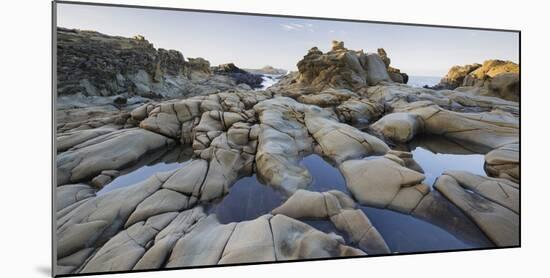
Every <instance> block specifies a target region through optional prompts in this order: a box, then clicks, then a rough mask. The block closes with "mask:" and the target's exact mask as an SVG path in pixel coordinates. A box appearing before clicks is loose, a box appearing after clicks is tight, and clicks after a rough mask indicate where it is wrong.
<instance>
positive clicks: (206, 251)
mask: <svg viewBox="0 0 550 278" xmlns="http://www.w3.org/2000/svg"><path fill="white" fill-rule="evenodd" d="M235 227H236V223H230V224H227V225H220V223H219V222H218V221H217V219H216V218H215V216H209V217H207V218H205V219H203V220H201V221H199V222H198V223H197V224H196V226H195V227H194V228H193V229H192V230H191V231H190V232H189V233H187V234H185V235H184V236H183V237H181V238H180V239H179V240H178V241H177V242H176V244H175V246H174V248H173V249H172V253H171V254H170V257H169V258H168V260H167V263H166V267H181V266H197V265H215V264H217V263H218V261H219V260H220V259H221V256H222V254H223V250H224V248H225V246H226V245H227V242H228V241H229V238H230V237H231V234H232V233H233V231H234V230H235Z"/></svg>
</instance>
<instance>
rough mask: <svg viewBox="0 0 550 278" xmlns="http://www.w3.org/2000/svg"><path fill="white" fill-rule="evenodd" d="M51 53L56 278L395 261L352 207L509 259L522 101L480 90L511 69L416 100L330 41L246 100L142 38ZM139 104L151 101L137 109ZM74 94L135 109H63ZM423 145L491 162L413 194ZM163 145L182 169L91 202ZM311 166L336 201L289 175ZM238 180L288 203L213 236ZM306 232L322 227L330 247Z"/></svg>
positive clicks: (68, 43)
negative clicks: (183, 150) (443, 144)
mask: <svg viewBox="0 0 550 278" xmlns="http://www.w3.org/2000/svg"><path fill="white" fill-rule="evenodd" d="M58 37H59V39H60V43H59V46H60V47H61V49H58V52H61V53H62V54H61V55H59V54H58V55H59V59H60V61H61V63H60V64H59V65H58V75H59V76H60V80H59V82H58V99H60V98H64V97H68V99H70V101H67V102H64V101H61V102H60V106H59V107H58V111H57V119H58V122H57V144H56V145H57V158H56V164H57V184H56V185H57V187H56V188H55V193H56V211H57V212H56V219H57V225H56V235H57V271H58V274H66V273H90V272H103V271H119V270H132V269H135V270H137V269H157V268H171V267H185V266H197V265H215V264H231V263H245V262H260V261H287V260H297V259H310V258H326V257H350V256H364V255H373V254H390V253H392V252H393V250H391V249H390V247H389V246H388V244H387V243H386V241H385V239H384V237H383V236H382V234H381V233H380V232H379V231H378V230H377V227H375V226H374V225H373V223H372V222H371V221H370V220H369V215H368V213H365V212H364V211H363V210H361V209H359V208H360V206H369V207H374V208H379V209H385V210H391V211H396V212H399V213H401V214H405V215H410V216H412V217H416V218H418V219H422V220H423V221H427V222H429V223H432V224H434V225H436V226H438V227H441V228H442V229H444V230H447V231H449V232H451V233H453V234H454V235H456V236H457V237H458V238H463V239H471V240H473V241H476V240H478V239H479V237H478V235H477V234H478V233H480V232H479V231H481V234H483V235H484V237H486V238H487V239H488V240H489V241H490V242H491V243H492V244H493V245H494V246H499V247H505V246H517V245H518V244H519V192H520V185H519V181H520V176H519V166H520V165H519V143H520V142H519V116H520V115H519V105H518V102H516V101H515V100H517V99H519V86H515V85H514V86H508V85H506V86H505V87H506V88H507V90H508V91H506V92H505V93H503V92H504V91H502V90H501V91H499V92H500V93H498V94H495V93H494V92H495V90H494V89H493V88H495V86H496V84H504V83H506V82H501V81H499V79H501V76H502V74H504V73H502V70H500V69H498V70H493V69H492V67H505V68H507V69H508V68H509V67H508V65H504V66H503V65H502V64H501V63H484V65H483V66H480V67H477V68H476V69H472V68H468V69H467V70H463V71H462V70H461V72H468V73H467V74H466V76H469V75H468V74H473V75H476V71H477V70H479V69H482V71H483V73H484V75H483V76H484V77H483V79H479V80H483V82H481V81H477V79H476V80H475V81H470V80H471V79H470V78H469V77H468V78H466V77H465V78H464V79H463V80H462V81H461V82H458V83H460V84H461V85H464V84H468V85H470V84H472V85H473V86H470V87H472V88H475V90H477V91H475V92H474V91H473V90H465V89H462V88H453V89H454V90H453V89H447V88H445V89H443V88H440V87H438V88H436V89H437V90H436V89H430V88H414V87H410V86H408V85H406V83H407V79H408V76H407V74H405V73H402V72H401V71H400V70H399V69H397V68H394V67H392V66H391V65H390V61H391V60H390V58H389V57H388V54H387V53H386V51H384V50H383V49H378V50H377V52H376V53H364V52H363V51H362V50H359V51H355V50H350V49H347V48H345V47H344V43H343V42H338V41H335V42H333V44H332V48H331V50H330V51H328V52H322V51H320V50H319V49H318V48H317V47H313V48H311V49H310V50H309V51H308V52H307V54H306V55H305V56H304V58H303V59H302V60H300V61H299V62H298V64H297V68H298V71H297V72H293V73H290V74H287V75H286V76H284V77H283V78H282V79H281V80H280V81H279V82H277V83H276V84H275V85H273V86H271V87H269V88H268V89H266V90H253V88H254V86H250V85H249V84H248V83H251V84H257V81H258V80H257V78H256V77H255V74H257V73H248V72H246V71H243V70H240V69H239V70H236V69H238V68H237V67H236V66H235V65H226V66H221V67H217V68H214V69H212V68H211V67H210V66H209V63H208V61H206V60H204V59H201V58H197V59H190V60H187V61H186V60H185V59H184V58H183V56H182V55H181V54H180V53H179V52H174V51H172V50H170V51H164V50H160V49H158V50H155V49H154V48H153V47H152V45H151V44H150V43H149V42H147V41H146V40H144V38H142V37H136V38H134V39H126V38H113V37H109V36H105V35H102V34H99V33H96V32H88V31H75V30H67V29H59V30H58ZM82 40H92V41H96V40H97V42H94V43H96V44H97V45H99V46H98V47H100V49H104V50H102V51H101V52H102V53H107V54H108V57H111V56H110V55H114V56H116V57H119V56H118V55H127V57H132V58H128V59H125V60H124V61H125V63H126V64H124V65H123V66H122V67H121V68H118V67H119V65H118V64H116V63H114V62H113V63H114V64H113V65H102V64H101V63H102V62H106V61H104V60H102V59H99V58H97V57H96V56H94V55H96V54H97V55H99V54H98V53H96V50H93V51H92V50H91V49H88V48H82V46H83V45H85V43H82ZM122 42H124V44H123V43H122ZM75 49H77V50H78V51H92V54H90V55H91V56H89V57H91V58H89V59H88V60H89V61H86V62H85V61H77V60H79V59H76V58H75V57H78V56H79V54H78V53H75V52H74V51H75ZM105 49H106V50H107V51H105ZM69 50H70V51H69ZM125 57H126V56H125ZM108 62H109V63H110V62H111V60H109V61H108ZM88 64H90V65H88ZM100 65H102V66H101V68H102V69H104V70H102V71H99V72H98V71H97V69H98V68H99V66H100ZM474 67H475V66H474ZM72 68H80V69H81V70H71V69H72ZM235 68H236V69H235ZM92 69H94V70H92ZM241 71H243V72H241ZM517 71H519V68H518V69H517ZM122 72H123V73H124V74H123V73H122ZM492 72H498V74H495V75H493V74H492ZM237 73H238V74H237ZM235 74H237V75H235ZM505 74H506V78H508V74H509V72H506V73H505ZM512 74H514V73H512ZM515 74H517V72H515ZM120 76H122V77H123V78H119V77H120ZM138 76H141V77H139V78H138V79H136V78H137V77H138ZM448 76H450V75H448ZM476 76H477V75H476ZM485 76H490V78H487V77H485ZM145 77H146V78H145ZM140 78H142V79H140ZM502 78H504V77H502ZM512 79H513V78H512ZM74 80H79V81H78V82H75V81H74ZM83 80H87V81H83ZM120 80H123V81H124V82H122V81H121V82H118V81H120ZM144 80H146V81H147V82H145V81H144ZM456 80H459V78H457V79H456ZM142 81H143V82H142ZM472 82H473V83H472ZM499 82H501V83H499ZM458 83H453V84H458ZM174 84H175V85H174ZM141 85H144V86H141ZM147 88H148V89H147ZM483 90H485V91H487V92H492V93H490V94H489V93H487V94H486V93H480V91H483ZM514 90H517V91H514ZM152 92H153V93H154V94H156V95H160V97H159V98H149V96H150V95H148V93H149V94H151V93H152ZM86 94H87V97H88V96H99V95H101V97H112V96H115V95H119V96H120V95H121V94H122V95H124V94H126V95H128V96H132V97H141V98H144V99H146V100H144V101H136V102H132V97H128V98H127V100H128V101H127V102H126V103H124V104H121V105H119V106H118V107H115V106H113V105H111V104H109V105H99V106H98V105H96V104H97V103H94V102H91V103H90V102H87V103H86V107H77V106H72V107H71V108H70V109H67V107H69V106H68V105H66V104H67V103H71V102H72V103H74V102H75V101H74V100H75V98H76V97H75V96H76V95H86ZM514 95H515V96H517V98H514V97H510V96H514ZM107 107H108V108H107ZM420 136H439V137H442V138H445V139H447V140H450V141H452V142H456V144H462V145H461V146H464V148H470V149H475V148H483V149H487V150H489V151H488V152H487V153H486V154H485V171H486V174H487V175H486V176H481V175H476V174H472V173H469V172H465V171H455V170H453V169H448V171H446V172H444V173H443V174H442V175H441V176H440V177H438V178H437V180H436V181H435V183H434V184H433V185H432V184H426V183H424V180H425V175H424V173H423V171H422V169H421V167H420V166H419V165H418V164H417V163H416V161H415V160H414V157H413V156H412V154H411V153H410V152H408V151H404V150H402V148H401V146H402V145H403V144H406V143H408V142H410V141H411V140H413V139H414V138H417V137H420ZM174 145H181V146H187V147H190V148H192V152H193V154H192V157H191V160H190V162H189V163H186V164H185V165H184V166H182V167H181V168H179V169H176V170H173V171H169V172H159V173H156V174H154V175H153V176H152V177H150V178H149V179H146V180H143V181H141V182H139V183H137V184H134V185H132V186H128V187H123V188H120V189H116V190H113V191H110V192H107V193H105V194H101V195H98V194H96V193H97V191H98V190H100V189H101V188H102V187H104V186H106V185H107V184H108V183H109V182H110V181H111V180H112V179H113V178H115V177H116V176H117V175H118V172H119V171H122V170H124V169H126V168H128V167H130V166H132V165H134V164H136V163H137V162H138V161H140V159H142V158H143V157H144V156H146V155H147V154H151V153H154V152H155V151H158V150H160V149H163V148H166V147H167V146H174ZM310 154H317V155H319V156H321V157H322V158H323V159H325V160H326V161H328V162H329V163H330V164H331V165H333V166H334V167H335V168H337V169H338V170H339V171H340V172H341V173H342V175H343V176H344V178H345V183H346V184H345V186H346V187H347V189H348V190H349V193H345V192H341V191H338V190H328V191H323V192H318V191H312V190H308V189H309V187H310V185H311V184H312V182H313V178H312V175H311V173H310V172H309V171H308V169H307V168H305V167H304V166H303V165H302V164H301V160H302V159H303V158H304V157H306V156H307V155H310ZM251 175H256V177H257V178H258V180H259V181H261V182H262V183H263V184H264V185H265V186H269V187H272V188H273V189H275V190H276V191H277V192H281V194H282V195H283V196H285V200H284V201H283V202H282V203H281V204H280V205H279V206H278V207H276V208H275V209H273V210H272V211H271V212H270V213H267V214H265V215H262V216H260V217H257V218H255V219H253V220H247V221H240V222H231V223H226V224H222V223H220V221H219V220H218V219H217V218H216V215H215V214H210V213H209V212H208V210H206V209H205V207H206V206H209V205H211V204H213V203H215V202H216V201H217V200H220V199H223V198H224V197H225V196H227V194H229V191H230V188H231V187H232V186H233V184H234V183H235V182H237V181H238V180H240V179H241V178H244V177H248V176H251ZM308 219H321V220H326V221H329V222H330V223H332V224H333V225H334V227H335V229H336V230H337V231H338V233H325V232H323V231H320V230H318V229H316V228H314V227H312V226H311V225H308V224H307V223H305V222H306V220H308Z"/></svg>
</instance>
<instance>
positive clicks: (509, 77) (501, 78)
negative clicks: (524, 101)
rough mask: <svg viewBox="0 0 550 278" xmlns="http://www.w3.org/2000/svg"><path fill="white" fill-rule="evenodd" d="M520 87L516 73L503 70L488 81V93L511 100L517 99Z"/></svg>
mask: <svg viewBox="0 0 550 278" xmlns="http://www.w3.org/2000/svg"><path fill="white" fill-rule="evenodd" d="M520 89H521V88H520V84H519V74H518V73H512V72H503V73H500V74H497V75H495V76H494V77H493V78H492V79H491V82H490V83H489V92H490V93H489V95H492V96H496V97H499V98H502V99H506V100H511V101H519V98H520Z"/></svg>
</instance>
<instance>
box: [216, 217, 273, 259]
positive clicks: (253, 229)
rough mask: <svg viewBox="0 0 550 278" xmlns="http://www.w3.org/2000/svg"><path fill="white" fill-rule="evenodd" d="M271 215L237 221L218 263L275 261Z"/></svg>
mask: <svg viewBox="0 0 550 278" xmlns="http://www.w3.org/2000/svg"><path fill="white" fill-rule="evenodd" d="M270 219H271V215H264V216H261V217H258V218H256V219H254V220H251V221H244V222H240V223H237V225H236V226H235V229H234V230H233V233H232V234H231V237H230V238H229V240H228V241H227V244H226V246H225V248H224V249H223V253H222V255H221V257H220V260H219V262H218V264H230V263H243V262H273V261H276V259H277V258H276V257H275V248H274V244H273V234H272V232H271V224H270V222H269V221H270Z"/></svg>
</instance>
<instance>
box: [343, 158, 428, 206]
mask: <svg viewBox="0 0 550 278" xmlns="http://www.w3.org/2000/svg"><path fill="white" fill-rule="evenodd" d="M340 171H341V172H342V174H343V175H344V178H345V179H346V186H347V187H348V189H349V190H350V192H351V193H352V194H353V196H354V198H355V199H356V200H357V201H358V202H359V203H360V204H362V205H368V206H376V207H381V208H386V207H388V206H393V207H395V208H398V209H399V210H412V208H414V205H416V203H418V201H419V200H420V199H421V198H422V197H423V196H424V195H425V194H427V193H428V190H427V186H425V185H419V184H420V183H421V182H422V180H424V175H423V174H421V173H418V172H416V171H413V170H410V169H408V168H406V167H404V166H402V165H400V164H399V163H397V162H395V161H393V160H391V159H389V158H386V157H382V158H372V159H364V160H348V161H345V162H343V163H342V164H341V165H340ZM413 186H414V187H413ZM409 187H411V188H409ZM409 191H410V192H409ZM411 200H412V201H411ZM415 201H416V202H415ZM411 203H413V206H412V207H411V205H410V204H411Z"/></svg>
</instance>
